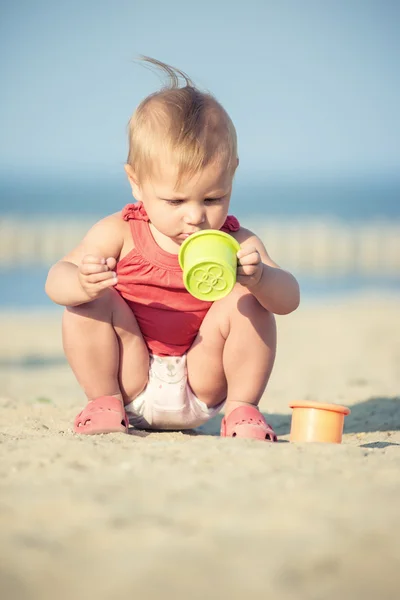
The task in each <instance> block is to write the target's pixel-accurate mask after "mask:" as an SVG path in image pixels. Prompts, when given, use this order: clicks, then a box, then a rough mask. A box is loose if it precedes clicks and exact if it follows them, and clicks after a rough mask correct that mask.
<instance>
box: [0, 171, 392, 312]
mask: <svg viewBox="0 0 400 600" xmlns="http://www.w3.org/2000/svg"><path fill="white" fill-rule="evenodd" d="M132 201H133V199H132V196H131V194H130V189H129V185H128V183H127V182H126V180H125V178H124V177H123V175H118V176H114V175H112V176H111V175H108V174H107V175H104V174H102V173H99V174H96V175H95V176H90V177H88V176H82V175H77V174H76V175H68V176H65V175H54V174H53V175H46V176H37V175H36V176H23V175H21V176H18V177H17V176H16V175H15V174H13V175H12V176H8V175H7V174H3V175H1V176H0V235H1V221H2V219H4V218H5V217H14V218H18V219H21V220H23V221H25V222H26V220H29V221H32V224H33V225H32V226H34V223H35V222H38V221H40V218H41V217H46V219H48V218H54V219H55V220H58V219H62V218H63V217H69V218H70V217H74V218H76V219H85V221H86V220H88V219H92V220H93V222H95V221H96V220H98V219H99V218H102V217H104V216H106V215H108V214H110V213H112V212H115V211H117V210H120V208H121V207H122V206H124V205H125V204H127V203H128V202H132ZM230 213H231V214H235V215H236V216H237V217H238V218H239V219H240V220H242V222H244V223H246V221H248V222H251V223H252V224H253V223H254V222H260V224H261V223H262V222H264V223H266V222H268V220H271V219H273V220H277V219H279V220H283V221H285V220H287V221H291V222H293V221H296V220H301V221H303V222H304V221H305V220H311V219H313V220H314V219H335V220H339V221H343V222H344V223H346V224H359V223H365V222H368V223H373V222H380V223H382V222H391V223H393V222H394V221H395V222H398V223H399V224H400V175H399V177H397V176H390V177H389V176H379V177H378V176H374V177H372V176H369V175H368V174H364V175H363V176H362V177H361V176H347V177H319V178H306V177H297V178H296V177H295V176H290V177H283V176H279V177H278V176H276V177H263V176H261V175H258V176H257V177H255V176H251V177H250V176H247V177H246V176H242V177H238V178H237V180H236V181H235V185H234V191H233V194H232V199H231V210H230ZM46 275H47V268H45V267H35V268H18V269H15V268H12V267H11V266H9V267H5V268H0V277H1V281H2V284H1V286H0V309H16V310H20V309H22V310H24V309H26V308H39V309H52V308H54V307H53V305H52V303H51V301H50V300H49V299H48V298H47V296H46V295H45V293H44V291H43V286H44V282H45V279H46ZM300 285H301V288H302V297H303V299H306V300H310V301H312V300H314V299H317V300H318V299H321V298H335V297H341V296H342V295H343V294H352V293H358V292H360V291H364V290H371V291H378V292H383V293H396V294H397V293H400V273H399V276H398V277H392V278H379V279H371V278H364V277H355V278H354V277H351V278H342V279H338V278H334V279H330V278H329V277H326V276H325V277H318V278H315V277H311V278H310V277H307V276H304V277H302V278H301V279H300Z"/></svg>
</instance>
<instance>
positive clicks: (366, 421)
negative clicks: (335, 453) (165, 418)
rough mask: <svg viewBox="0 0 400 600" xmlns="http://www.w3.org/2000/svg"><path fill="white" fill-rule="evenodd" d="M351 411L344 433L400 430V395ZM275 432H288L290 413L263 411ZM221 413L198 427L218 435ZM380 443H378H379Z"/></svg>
mask: <svg viewBox="0 0 400 600" xmlns="http://www.w3.org/2000/svg"><path fill="white" fill-rule="evenodd" d="M350 408H351V413H350V415H349V416H348V417H346V419H345V422H344V433H367V432H377V431H399V430H400V396H395V397H392V398H388V397H373V398H368V399H367V400H365V401H364V402H361V403H359V404H355V405H354V406H352V407H350ZM263 415H264V417H265V418H266V420H267V421H268V422H269V423H270V424H271V425H272V427H273V428H274V430H275V432H276V434H277V435H278V436H280V435H287V434H289V433H290V422H291V414H288V415H281V414H268V413H265V412H263ZM222 418H223V415H217V416H216V417H215V418H214V419H213V420H212V421H210V423H207V424H206V425H203V426H202V427H199V428H198V431H200V432H201V433H204V434H207V435H219V430H220V427H221V421H222ZM379 444H380V445H379ZM382 444H385V442H377V443H376V444H373V445H368V444H366V446H368V447H382Z"/></svg>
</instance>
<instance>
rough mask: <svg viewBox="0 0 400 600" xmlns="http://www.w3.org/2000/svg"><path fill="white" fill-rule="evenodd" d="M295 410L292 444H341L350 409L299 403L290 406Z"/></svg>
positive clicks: (331, 405) (336, 405)
mask: <svg viewBox="0 0 400 600" xmlns="http://www.w3.org/2000/svg"><path fill="white" fill-rule="evenodd" d="M289 406H290V408H292V409H293V413H292V425H291V429H290V441H291V442H328V443H331V444H340V443H341V441H342V435H343V426H344V418H345V416H346V415H349V414H350V409H349V408H347V407H346V406H340V404H322V403H321V402H307V401H306V400H304V401H299V402H292V403H291V404H289Z"/></svg>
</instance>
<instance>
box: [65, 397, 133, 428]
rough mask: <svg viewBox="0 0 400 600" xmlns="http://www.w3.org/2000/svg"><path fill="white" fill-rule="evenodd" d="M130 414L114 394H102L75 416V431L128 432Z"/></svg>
mask: <svg viewBox="0 0 400 600" xmlns="http://www.w3.org/2000/svg"><path fill="white" fill-rule="evenodd" d="M128 425H129V421H128V416H127V414H126V412H125V410H124V409H123V407H122V405H121V401H120V400H118V398H114V396H100V398H96V400H92V402H89V403H88V405H87V406H85V408H84V409H83V410H82V411H81V412H80V413H79V415H77V416H76V417H75V421H74V431H75V433H85V434H87V435H93V434H95V433H113V432H121V433H128Z"/></svg>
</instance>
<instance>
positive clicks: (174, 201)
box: [166, 200, 183, 206]
mask: <svg viewBox="0 0 400 600" xmlns="http://www.w3.org/2000/svg"><path fill="white" fill-rule="evenodd" d="M166 202H167V204H171V205H172V206H179V205H180V204H182V202H183V200H166Z"/></svg>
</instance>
